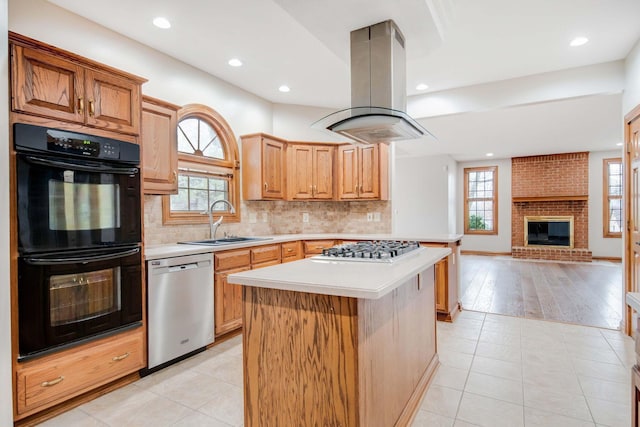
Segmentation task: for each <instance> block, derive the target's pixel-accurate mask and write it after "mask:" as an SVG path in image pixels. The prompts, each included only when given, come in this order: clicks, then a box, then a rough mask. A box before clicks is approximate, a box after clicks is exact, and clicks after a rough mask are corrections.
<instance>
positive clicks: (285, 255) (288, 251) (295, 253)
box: [280, 241, 304, 263]
mask: <svg viewBox="0 0 640 427" xmlns="http://www.w3.org/2000/svg"><path fill="white" fill-rule="evenodd" d="M280 257H281V260H282V263H285V262H291V261H297V260H299V259H302V258H304V255H303V253H302V242H300V241H296V242H285V243H283V244H282V253H281V255H280Z"/></svg>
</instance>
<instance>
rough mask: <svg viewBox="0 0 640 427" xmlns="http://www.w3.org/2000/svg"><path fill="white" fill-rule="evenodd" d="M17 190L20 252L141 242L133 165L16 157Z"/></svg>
mask: <svg viewBox="0 0 640 427" xmlns="http://www.w3.org/2000/svg"><path fill="white" fill-rule="evenodd" d="M17 186H18V212H17V213H18V233H19V250H20V253H21V254H28V253H34V252H42V251H52V250H73V249H87V248H97V247H108V246H117V245H124V244H132V243H138V242H140V240H141V232H140V221H141V219H140V206H141V203H140V171H139V169H138V168H136V167H132V166H117V165H115V164H113V163H106V162H93V161H84V160H75V159H69V158H65V157H57V156H47V155H40V154H25V153H18V154H17Z"/></svg>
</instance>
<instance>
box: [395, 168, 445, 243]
mask: <svg viewBox="0 0 640 427" xmlns="http://www.w3.org/2000/svg"><path fill="white" fill-rule="evenodd" d="M394 157H395V162H394V165H393V177H392V180H391V204H392V210H393V215H392V231H393V233H394V234H398V235H412V234H413V235H427V234H448V233H455V225H454V224H455V223H451V218H452V217H453V218H455V211H456V204H455V198H454V199H453V200H452V199H451V193H452V191H451V186H452V185H453V186H455V173H456V163H455V161H454V160H453V159H452V158H451V157H450V156H422V157H398V156H394Z"/></svg>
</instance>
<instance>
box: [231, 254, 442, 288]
mask: <svg viewBox="0 0 640 427" xmlns="http://www.w3.org/2000/svg"><path fill="white" fill-rule="evenodd" d="M450 253H451V249H449V248H425V247H423V248H420V249H416V250H414V251H412V252H410V253H409V254H407V255H406V257H403V258H400V259H398V260H395V261H394V262H390V263H383V262H379V263H378V262H366V261H360V262H358V261H344V260H342V261H334V260H326V259H315V258H307V259H304V260H299V261H296V262H289V263H285V264H277V265H274V266H271V267H263V268H259V269H257V270H249V271H244V272H240V273H234V274H230V275H229V276H228V277H227V280H228V281H229V283H234V284H238V285H246V286H256V287H262V288H269V289H281V290H288V291H296V292H309V293H315V294H322V295H337V296H343V297H353V298H364V299H378V298H381V297H383V296H384V295H386V294H388V293H389V292H391V291H392V290H394V289H395V288H397V287H399V286H401V285H403V284H404V283H406V281H407V280H408V279H410V278H412V277H413V276H415V275H416V274H418V273H420V272H421V271H424V270H426V269H427V268H429V267H431V266H433V265H434V264H435V263H436V262H438V261H439V260H441V259H442V258H444V257H446V256H447V255H449V254H450Z"/></svg>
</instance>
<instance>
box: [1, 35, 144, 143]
mask: <svg viewBox="0 0 640 427" xmlns="http://www.w3.org/2000/svg"><path fill="white" fill-rule="evenodd" d="M9 40H10V42H11V49H10V52H11V74H12V76H11V82H12V84H11V109H12V111H14V112H19V113H26V114H29V115H35V116H40V117H45V118H51V119H56V120H61V121H65V122H71V123H75V124H79V125H82V126H90V127H94V128H98V129H105V130H109V131H113V132H119V133H126V134H131V135H138V134H139V133H140V110H141V90H140V86H141V84H142V83H143V82H144V81H145V80H144V79H141V78H139V77H137V76H133V75H131V74H128V73H125V72H122V71H119V70H116V69H113V68H110V67H107V66H105V65H102V64H98V63H96V62H93V61H90V60H88V59H85V58H82V57H81V56H78V55H75V54H72V53H70V52H66V51H64V50H61V49H57V48H55V47H53V46H49V45H46V44H43V43H40V42H37V41H35V40H32V39H30V38H27V37H24V36H21V35H19V34H15V33H9Z"/></svg>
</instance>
